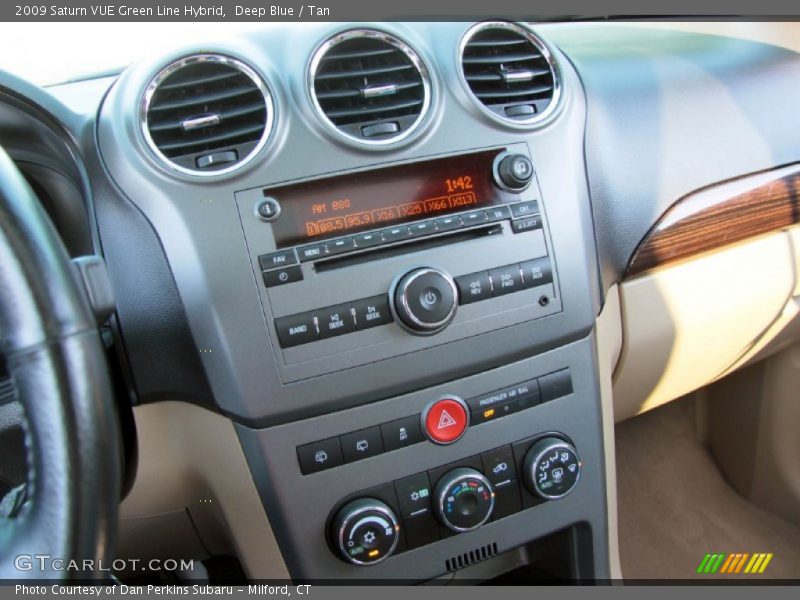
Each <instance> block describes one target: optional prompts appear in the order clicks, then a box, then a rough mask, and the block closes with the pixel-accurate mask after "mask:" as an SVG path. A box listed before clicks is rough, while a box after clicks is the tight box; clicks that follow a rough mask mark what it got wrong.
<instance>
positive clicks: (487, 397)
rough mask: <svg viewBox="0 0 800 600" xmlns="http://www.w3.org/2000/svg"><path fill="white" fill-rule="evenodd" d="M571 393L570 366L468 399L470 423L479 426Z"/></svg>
mask: <svg viewBox="0 0 800 600" xmlns="http://www.w3.org/2000/svg"><path fill="white" fill-rule="evenodd" d="M571 393H572V376H571V374H570V370H569V369H562V370H560V371H556V372H555V373H550V374H548V375H543V376H542V377H538V378H536V379H530V380H528V381H525V382H523V383H518V384H516V385H512V386H509V387H507V388H503V389H501V390H496V391H494V392H489V393H488V394H483V395H481V396H476V397H474V398H470V399H469V400H467V406H469V410H470V423H471V424H472V425H478V424H480V423H486V422H488V421H494V420H495V419H498V418H500V417H505V416H508V415H511V414H514V413H516V412H519V411H521V410H526V409H528V408H533V407H534V406H537V405H538V404H541V403H543V402H549V401H550V400H555V399H556V398H561V397H562V396H566V395H568V394H571Z"/></svg>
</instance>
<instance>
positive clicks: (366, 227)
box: [236, 143, 561, 383]
mask: <svg viewBox="0 0 800 600" xmlns="http://www.w3.org/2000/svg"><path fill="white" fill-rule="evenodd" d="M236 202H237V206H238V209H239V215H240V217H241V220H242V228H243V231H244V234H245V239H246V242H247V248H248V252H249V254H250V260H251V262H252V265H253V270H254V274H255V276H256V278H257V282H258V290H259V294H260V295H261V299H262V305H263V307H264V313H265V317H266V321H267V324H268V327H269V328H270V334H271V335H270V337H271V340H272V342H273V350H274V352H275V357H276V361H277V364H278V365H279V368H280V370H281V374H282V378H283V381H284V382H285V383H290V382H293V381H298V380H299V379H302V378H307V377H314V376H318V375H322V374H325V373H331V372H335V371H338V370H342V369H347V368H351V367H354V366H361V365H364V364H370V363H379V362H380V361H382V360H384V359H386V358H390V357H393V356H399V355H402V354H408V353H412V352H415V351H418V350H424V349H426V348H430V347H432V346H438V345H444V344H447V343H449V342H452V341H455V340H458V339H464V338H468V337H473V336H476V335H480V334H481V333H485V332H489V331H496V330H498V329H502V328H503V327H510V326H512V325H515V324H518V323H522V322H525V321H530V320H532V319H536V318H540V317H543V316H546V315H549V314H553V313H555V312H559V311H560V310H561V299H560V295H559V294H558V277H557V273H556V269H555V265H554V264H553V260H552V257H551V256H550V252H549V250H548V248H549V246H550V243H549V241H548V240H549V233H548V231H547V224H546V219H545V211H544V201H543V199H542V198H541V195H540V192H539V186H538V182H537V180H536V174H535V170H534V166H533V162H532V160H531V157H530V153H529V151H528V147H527V145H526V144H524V143H517V144H513V145H509V146H506V147H499V148H489V149H481V150H475V151H472V152H468V153H463V154H457V155H450V156H437V157H431V158H429V159H426V160H419V161H416V162H406V163H399V164H393V165H387V166H380V167H377V168H374V169H371V170H361V171H353V172H349V173H337V174H334V175H330V176H323V177H320V178H317V179H312V180H306V181H300V182H294V183H289V184H281V183H277V184H271V185H265V186H262V187H258V188H253V189H249V190H243V191H240V192H237V193H236Z"/></svg>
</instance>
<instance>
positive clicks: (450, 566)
mask: <svg viewBox="0 0 800 600" xmlns="http://www.w3.org/2000/svg"><path fill="white" fill-rule="evenodd" d="M496 554H497V544H494V543H492V544H487V545H486V546H481V547H480V548H475V549H474V550H470V551H469V552H464V554H459V555H457V556H454V557H452V558H448V559H447V560H446V561H444V566H445V568H446V569H447V571H448V572H449V571H457V570H458V569H463V568H464V567H468V566H470V565H474V564H476V563H479V562H481V561H484V560H486V559H488V558H491V557H493V556H494V555H496Z"/></svg>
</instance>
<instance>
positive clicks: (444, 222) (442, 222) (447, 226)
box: [436, 217, 462, 231]
mask: <svg viewBox="0 0 800 600" xmlns="http://www.w3.org/2000/svg"><path fill="white" fill-rule="evenodd" d="M459 227H462V223H461V217H442V218H440V219H436V229H437V230H438V231H452V230H453V229H458V228H459Z"/></svg>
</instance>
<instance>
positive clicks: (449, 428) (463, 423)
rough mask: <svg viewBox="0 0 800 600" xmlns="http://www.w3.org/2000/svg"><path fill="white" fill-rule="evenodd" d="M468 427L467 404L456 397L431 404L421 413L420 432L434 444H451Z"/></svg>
mask: <svg viewBox="0 0 800 600" xmlns="http://www.w3.org/2000/svg"><path fill="white" fill-rule="evenodd" d="M467 427H469V410H468V409H467V404H466V403H465V402H464V401H463V400H462V399H461V398H458V397H457V396H447V397H445V398H440V399H439V400H436V401H435V402H431V403H430V404H429V405H428V407H427V408H426V409H425V410H424V411H423V413H422V430H423V431H424V432H425V435H426V436H427V437H428V439H429V440H430V441H432V442H433V443H434V444H442V445H445V444H452V443H453V442H456V441H458V440H459V439H461V437H462V436H463V435H464V434H465V433H466V431H467Z"/></svg>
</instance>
